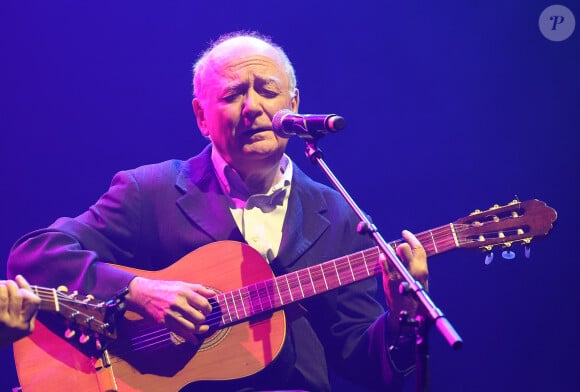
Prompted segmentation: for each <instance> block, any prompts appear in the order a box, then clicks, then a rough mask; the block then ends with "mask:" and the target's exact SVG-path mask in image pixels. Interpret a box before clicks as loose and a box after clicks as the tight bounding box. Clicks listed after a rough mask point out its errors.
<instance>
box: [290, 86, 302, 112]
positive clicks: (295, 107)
mask: <svg viewBox="0 0 580 392" xmlns="http://www.w3.org/2000/svg"><path fill="white" fill-rule="evenodd" d="M290 104H291V107H292V111H293V112H294V113H298V106H299V104H300V91H299V90H298V89H297V88H295V89H294V96H293V97H292V100H291V101H290Z"/></svg>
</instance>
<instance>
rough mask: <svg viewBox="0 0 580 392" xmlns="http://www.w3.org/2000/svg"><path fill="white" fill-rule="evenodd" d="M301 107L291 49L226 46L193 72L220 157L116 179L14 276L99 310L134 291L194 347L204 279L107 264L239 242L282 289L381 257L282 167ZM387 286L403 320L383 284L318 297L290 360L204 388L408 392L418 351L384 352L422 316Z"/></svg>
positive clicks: (249, 43)
mask: <svg viewBox="0 0 580 392" xmlns="http://www.w3.org/2000/svg"><path fill="white" fill-rule="evenodd" d="M298 105H299V92H298V89H297V88H296V78H295V75H294V70H293V68H292V65H291V63H290V61H289V60H288V58H287V57H286V55H285V54H284V52H283V50H282V49H281V48H280V47H278V46H276V45H275V44H273V43H272V42H270V41H269V39H267V38H265V37H261V36H259V35H257V34H255V33H250V34H232V35H229V36H224V37H222V38H220V39H219V40H218V41H217V42H216V43H215V44H214V45H213V46H212V47H211V48H210V49H208V50H207V51H206V52H205V53H204V54H203V55H202V56H201V57H200V59H199V60H198V61H197V63H196V65H195V67H194V99H193V110H194V112H195V115H196V118H197V123H198V127H199V129H200V131H201V132H202V134H203V135H204V136H206V137H207V138H208V139H209V140H210V141H211V144H210V145H209V146H208V147H206V148H205V149H204V150H203V151H202V152H201V153H200V154H199V155H197V156H196V157H193V158H191V159H190V160H188V161H185V162H183V161H177V160H172V161H167V162H163V163H160V164H156V165H149V166H144V167H141V168H137V169H135V170H131V171H125V172H120V173H118V174H117V175H116V176H115V178H114V179H113V181H112V184H111V187H110V188H109V190H108V192H107V193H105V194H104V195H103V196H102V197H101V198H100V199H99V200H98V201H97V203H96V204H95V205H93V206H92V207H91V208H90V209H89V210H88V211H87V212H85V213H83V214H81V215H80V216H78V217H76V218H74V219H70V218H61V219H59V220H57V221H56V222H55V223H54V224H53V225H51V226H50V227H49V228H47V229H44V230H39V231H36V232H33V233H31V234H29V235H27V236H25V237H23V238H21V239H20V240H19V241H18V242H17V243H16V244H15V246H14V247H13V249H12V252H11V255H10V258H9V261H8V270H9V273H11V274H13V273H17V272H18V273H26V274H30V276H31V278H30V279H33V280H34V281H35V282H37V281H38V282H42V284H44V285H49V286H54V285H59V284H65V285H67V286H69V288H70V289H76V290H79V291H80V292H82V293H93V294H94V295H95V296H96V297H98V298H110V297H111V296H112V295H113V294H114V293H115V292H118V291H119V290H121V289H123V288H124V287H127V288H128V294H127V296H126V302H127V307H128V309H129V310H133V311H135V312H137V313H139V314H141V315H144V316H146V317H148V318H151V319H153V320H155V321H156V322H157V323H159V324H160V325H164V326H166V327H167V328H168V329H170V330H171V331H173V332H175V333H176V334H177V335H179V336H181V337H183V338H185V339H187V340H190V341H192V342H197V341H198V340H199V336H200V334H203V333H205V332H207V331H208V328H209V327H208V322H207V320H206V316H207V315H208V314H209V313H210V312H211V310H212V306H211V305H210V302H209V301H208V298H211V297H212V296H213V295H215V293H214V291H212V290H210V289H208V288H206V287H205V286H204V281H203V277H201V276H200V277H199V278H197V277H195V278H194V283H191V282H181V281H166V280H159V279H149V278H145V277H143V276H135V275H134V274H133V273H131V272H130V271H121V270H120V269H118V268H115V267H112V266H110V265H109V264H107V263H115V264H123V265H125V266H129V267H136V268H140V269H146V270H158V269H161V268H164V267H166V266H168V265H170V264H171V263H173V262H175V261H176V260H178V259H180V258H182V257H183V256H184V255H186V254H188V253H189V252H191V251H192V250H194V249H197V248H199V247H201V246H203V245H206V244H208V243H212V242H215V241H218V240H236V241H241V242H247V243H248V244H250V245H251V246H252V247H254V248H255V249H256V250H258V251H259V252H260V253H261V254H262V255H263V257H264V259H265V260H266V261H267V262H268V263H269V264H270V267H271V268H272V270H273V271H274V273H275V274H276V275H281V274H285V273H288V272H290V271H297V270H300V269H302V268H306V267H308V266H311V265H314V264H317V263H320V262H323V261H326V260H331V259H335V258H338V257H341V256H344V255H347V254H350V253H352V252H355V251H358V250H362V249H366V248H369V247H371V246H373V245H374V244H373V242H372V241H370V239H369V238H366V237H364V236H362V235H360V234H357V232H356V227H357V224H358V223H359V222H358V220H357V218H356V216H355V215H354V214H353V213H352V211H351V210H350V209H349V207H348V205H347V204H346V203H345V202H344V200H343V199H342V198H341V197H340V196H339V195H338V193H337V192H335V191H334V190H331V189H330V188H328V187H326V186H323V185H321V184H318V183H315V182H313V181H312V180H311V179H309V178H308V177H307V176H306V175H305V174H304V173H303V172H301V171H300V169H299V168H297V167H296V166H295V165H294V164H293V163H292V161H291V160H290V158H289V157H288V156H286V155H285V154H284V151H285V148H286V144H287V142H288V140H287V139H285V138H282V137H280V136H278V135H276V134H275V133H274V132H273V131H272V125H271V121H272V117H273V116H274V114H275V113H276V112H278V111H279V110H281V109H290V110H292V111H294V112H297V111H298ZM404 237H405V239H406V240H407V242H408V243H409V244H404V245H402V246H400V248H399V249H398V252H399V254H400V255H401V256H402V257H403V259H404V260H405V261H406V262H407V263H408V265H409V269H410V271H411V272H412V273H413V274H414V275H415V276H417V277H418V278H421V279H422V280H423V281H425V280H426V277H427V264H426V256H425V252H424V249H423V248H422V247H421V245H420V243H419V242H418V241H417V240H416V238H415V237H414V236H413V235H412V234H411V233H408V232H404ZM33 256H34V257H33ZM104 262H106V263H104ZM215 263H220V260H215ZM224 268H225V267H224ZM45 270H48V271H60V272H59V274H58V277H57V276H56V274H49V273H46V272H44V271H45ZM385 271H386V269H385ZM224 272H225V271H224ZM62 276H65V277H66V279H63V278H61V277H62ZM384 279H385V280H384V282H385V285H384V286H385V290H386V294H387V297H388V298H390V299H392V303H391V304H390V305H391V306H390V307H391V310H394V311H393V312H391V313H385V311H384V309H383V307H382V306H381V305H380V304H379V303H378V302H377V301H376V300H375V299H374V296H375V293H376V287H375V286H376V284H375V282H374V280H372V279H370V280H365V281H362V282H359V283H355V284H352V285H347V286H344V287H341V288H339V289H336V290H333V291H330V292H328V293H324V294H321V295H317V296H314V297H312V298H310V299H308V300H305V301H303V302H302V303H301V304H300V306H299V307H295V308H292V309H290V310H289V313H292V316H291V317H290V316H289V317H288V326H287V333H286V338H285V342H284V346H283V348H282V350H281V352H280V353H279V355H278V356H277V357H276V359H275V360H274V361H273V362H272V363H271V364H270V366H268V367H267V368H266V369H264V370H263V371H261V372H259V373H258V374H256V375H254V376H251V377H248V378H244V379H241V380H230V381H227V382H219V383H217V384H216V383H212V385H211V387H207V388H211V390H227V391H230V390H232V391H235V390H254V389H252V388H255V390H272V389H303V390H310V391H326V390H330V381H329V376H328V367H327V364H328V365H331V366H333V367H334V368H335V369H337V370H338V371H339V372H340V373H341V374H344V375H345V376H347V377H349V378H351V379H352V380H354V381H355V382H357V383H360V384H362V385H365V386H367V387H369V388H370V389H382V390H384V388H385V386H390V387H393V388H397V387H399V386H400V385H401V383H402V379H403V376H404V373H406V372H407V371H408V369H409V367H410V365H412V361H411V363H410V362H409V361H404V360H401V358H399V357H401V356H403V357H404V354H412V347H410V346H405V345H404V344H401V347H400V348H399V350H398V351H397V353H396V355H394V354H393V355H391V354H392V353H390V352H389V351H388V350H387V346H388V345H389V344H391V343H393V342H401V341H402V340H400V339H399V338H398V335H399V334H400V332H401V329H399V328H398V327H397V321H396V317H397V315H396V311H397V310H398V309H403V308H409V307H411V308H412V307H413V306H414V305H415V304H413V303H411V304H409V302H412V301H409V300H408V299H406V298H402V297H401V296H400V295H399V294H398V293H395V292H393V291H392V290H391V289H392V288H394V287H395V286H396V284H393V282H392V281H391V280H389V279H391V278H390V277H389V276H388V274H387V272H385V276H384ZM61 280H65V282H62V281H61ZM394 283H396V282H394ZM411 310H412V309H411ZM389 315H390V316H389ZM403 340H404V339H403ZM194 385H195V384H194ZM202 390H205V389H202Z"/></svg>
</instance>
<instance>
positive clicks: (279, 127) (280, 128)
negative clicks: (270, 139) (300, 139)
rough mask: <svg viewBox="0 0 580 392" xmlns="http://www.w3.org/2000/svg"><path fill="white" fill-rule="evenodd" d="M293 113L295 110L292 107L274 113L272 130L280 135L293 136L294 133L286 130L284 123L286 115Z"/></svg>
mask: <svg viewBox="0 0 580 392" xmlns="http://www.w3.org/2000/svg"><path fill="white" fill-rule="evenodd" d="M292 113H294V112H293V111H292V110H290V109H282V110H279V111H278V112H277V113H276V114H274V117H272V130H273V131H274V132H275V133H276V134H278V135H279V136H282V137H290V136H292V134H290V133H288V132H286V130H285V129H284V124H283V123H282V122H283V121H284V117H286V116H287V115H288V114H292Z"/></svg>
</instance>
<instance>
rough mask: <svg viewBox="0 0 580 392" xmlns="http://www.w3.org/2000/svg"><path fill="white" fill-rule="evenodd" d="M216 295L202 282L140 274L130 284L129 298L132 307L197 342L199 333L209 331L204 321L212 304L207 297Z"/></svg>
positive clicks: (181, 335)
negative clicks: (195, 282)
mask: <svg viewBox="0 0 580 392" xmlns="http://www.w3.org/2000/svg"><path fill="white" fill-rule="evenodd" d="M215 294H216V293H215V292H214V291H213V290H210V289H208V288H206V287H204V286H202V285H199V284H193V283H185V282H180V281H165V280H154V279H146V278H141V277H137V278H135V279H133V280H132V281H131V283H130V284H129V294H128V295H127V297H126V300H127V304H128V309H129V310H132V311H135V312H137V313H139V314H140V315H142V316H144V317H150V318H152V319H153V320H155V321H156V322H157V323H158V324H160V325H164V326H165V327H167V328H168V329H169V330H170V331H172V332H175V333H176V334H177V335H179V336H180V337H182V338H184V339H187V340H189V341H191V342H194V343H197V342H198V341H199V339H198V337H197V334H203V333H206V332H207V331H208V330H209V325H207V324H205V322H206V316H207V315H208V314H209V313H210V312H211V310H212V307H211V305H210V303H209V301H208V300H207V299H208V298H210V297H212V296H214V295H215Z"/></svg>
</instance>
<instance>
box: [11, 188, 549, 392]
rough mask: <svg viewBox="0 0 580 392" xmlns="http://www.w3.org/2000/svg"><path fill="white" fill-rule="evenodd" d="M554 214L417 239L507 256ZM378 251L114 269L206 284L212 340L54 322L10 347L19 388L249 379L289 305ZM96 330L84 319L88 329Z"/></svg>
mask: <svg viewBox="0 0 580 392" xmlns="http://www.w3.org/2000/svg"><path fill="white" fill-rule="evenodd" d="M556 217H557V214H556V211H555V210H554V209H553V208H551V207H548V206H547V205H546V204H545V203H543V202H541V201H539V200H535V199H534V200H529V201H524V202H520V201H517V200H515V201H513V202H511V203H509V204H507V205H504V206H499V205H495V206H493V207H492V208H490V209H488V210H485V211H480V210H476V211H475V212H473V213H472V214H470V215H469V216H466V217H463V218H461V219H458V220H457V221H455V222H453V223H449V224H447V225H444V226H440V227H437V228H434V229H431V230H428V231H425V232H422V233H419V234H416V236H417V238H418V239H419V240H420V241H421V243H422V244H423V246H424V247H425V249H426V251H427V254H428V255H429V256H433V255H437V254H440V253H444V252H447V251H450V250H453V249H458V248H476V249H477V248H479V249H482V250H483V251H484V252H486V253H488V254H489V253H490V252H492V250H493V249H494V248H496V247H500V248H501V249H503V251H504V252H508V254H509V253H510V252H511V249H512V248H513V246H514V245H515V244H521V245H524V246H526V247H527V246H528V245H529V244H530V242H531V240H532V238H534V237H538V236H544V235H547V234H548V232H549V231H550V229H551V228H552V225H553V223H554V222H555V220H556ZM401 242H402V240H397V241H394V242H392V243H390V244H389V245H391V246H392V247H396V246H398V245H399V244H400V243H401ZM379 253H380V252H379V248H378V247H373V248H370V249H366V250H363V251H360V252H356V253H353V254H350V255H347V256H344V257H340V258H338V259H335V260H330V261H326V262H323V263H321V264H315V265H313V266H311V267H308V268H305V269H302V270H299V271H295V272H291V273H288V274H285V275H280V276H273V274H272V271H271V269H270V267H269V266H268V264H267V263H266V262H265V261H264V259H263V258H262V257H261V255H260V254H259V253H258V252H257V251H255V250H254V249H253V248H251V247H250V246H248V245H246V244H243V243H238V242H234V241H219V242H215V243H211V244H209V245H206V246H204V247H201V248H199V249H197V250H195V251H193V252H191V253H189V254H187V255H186V256H185V257H183V258H182V259H180V260H179V261H177V262H176V263H174V264H172V265H171V266H169V267H168V268H166V269H163V270H160V271H145V270H137V269H132V268H128V267H123V266H117V267H118V268H121V269H124V270H127V271H130V272H132V273H134V274H136V275H139V276H143V277H146V278H152V279H164V280H181V281H188V282H203V284H204V285H206V286H208V287H210V288H212V289H214V290H215V291H216V292H217V293H218V294H217V295H215V296H214V297H213V298H211V299H210V302H211V304H212V306H213V311H212V313H211V314H210V315H209V316H208V323H209V324H210V326H211V330H210V333H208V334H207V336H205V337H204V339H202V341H201V342H200V343H199V344H193V343H190V342H187V341H185V340H184V339H183V338H181V337H180V336H177V335H176V334H174V333H172V332H170V331H169V330H167V329H165V328H164V327H163V326H160V325H158V324H155V323H154V322H152V321H150V320H148V319H144V318H142V317H140V316H138V315H137V314H135V313H132V312H124V314H123V317H120V320H119V323H118V328H116V329H115V328H112V329H111V327H106V328H90V329H91V330H92V332H93V333H94V334H96V337H94V338H95V339H96V338H97V337H101V338H102V337H103V334H104V335H105V338H106V337H107V334H106V332H105V333H104V332H103V331H109V334H108V338H106V339H104V340H105V341H106V344H104V345H103V344H102V343H101V346H102V347H98V345H97V347H96V348H95V347H94V345H87V344H79V343H78V342H76V340H75V339H66V338H64V335H65V333H64V332H63V331H66V328H65V327H64V326H62V327H61V329H60V330H59V328H58V326H55V325H56V324H58V323H56V324H55V323H52V324H49V323H45V322H44V320H43V321H40V320H39V322H38V323H37V327H36V329H35V332H34V333H33V334H32V335H30V336H29V337H27V338H25V339H22V340H20V341H18V342H16V343H15V344H14V356H15V362H16V369H17V372H18V376H19V380H20V383H21V386H22V388H23V391H24V392H36V391H48V390H78V391H86V392H92V391H95V392H96V391H121V392H125V391H127V392H128V391H179V390H180V389H181V388H183V387H184V386H185V385H187V384H190V383H193V382H196V381H201V380H226V379H237V378H241V377H245V376H249V375H252V374H254V373H256V372H259V371H260V370H262V369H264V368H265V367H266V366H268V364H270V363H271V362H272V361H273V360H274V358H276V356H277V354H278V353H279V352H280V350H281V348H282V344H283V342H284V338H285V332H286V318H285V314H284V308H285V306H286V305H289V304H292V303H295V302H297V301H300V300H302V299H305V298H308V297H312V296H315V295H318V294H321V293H325V292H327V291H329V290H333V289H336V288H338V287H341V286H345V285H348V284H351V283H354V282H357V281H360V280H362V279H367V278H370V277H373V276H375V275H378V274H381V266H380V263H379V261H378V259H379ZM216 260H219V262H216ZM45 298H46V297H44V296H43V299H45ZM116 301H117V302H119V301H120V299H117V300H116ZM43 309H45V308H44V307H43ZM77 318H78V316H77ZM68 319H70V316H69V317H68ZM91 323H92V321H91V322H90V323H89V322H83V323H82V324H83V325H84V329H86V326H87V325H89V326H90V324H91ZM62 324H64V323H62ZM113 330H114V331H115V332H116V333H115V334H114V335H112V334H111V332H110V331H113ZM87 347H89V348H90V349H87Z"/></svg>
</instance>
